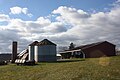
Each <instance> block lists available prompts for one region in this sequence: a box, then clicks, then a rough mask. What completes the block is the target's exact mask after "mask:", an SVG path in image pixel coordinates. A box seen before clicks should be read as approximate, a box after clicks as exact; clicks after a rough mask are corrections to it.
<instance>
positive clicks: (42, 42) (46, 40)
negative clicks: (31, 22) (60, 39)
mask: <svg viewBox="0 0 120 80" xmlns="http://www.w3.org/2000/svg"><path fill="white" fill-rule="evenodd" d="M40 45H55V46H56V44H55V43H53V42H51V41H49V40H48V39H44V40H42V41H41V42H39V43H38V44H37V46H40Z"/></svg>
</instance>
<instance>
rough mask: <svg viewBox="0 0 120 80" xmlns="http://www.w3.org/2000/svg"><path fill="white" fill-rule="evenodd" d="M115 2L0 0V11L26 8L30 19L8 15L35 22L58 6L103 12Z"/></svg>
mask: <svg viewBox="0 0 120 80" xmlns="http://www.w3.org/2000/svg"><path fill="white" fill-rule="evenodd" d="M115 1H116V0H90V1H88V0H35V1H33V0H1V1H0V10H1V12H3V13H5V14H9V11H10V8H11V7H14V6H19V7H27V8H28V9H29V12H31V13H32V14H33V15H34V16H33V17H32V18H29V17H26V16H24V15H19V16H18V15H17V16H16V15H10V16H11V17H19V18H22V19H24V20H35V19H37V18H38V17H40V16H47V15H49V14H51V12H52V11H53V10H54V9H57V8H58V7H59V6H68V7H74V8H76V9H82V10H85V11H92V10H96V11H105V10H104V9H105V8H108V9H109V8H111V7H112V6H110V5H111V4H112V3H113V2H115Z"/></svg>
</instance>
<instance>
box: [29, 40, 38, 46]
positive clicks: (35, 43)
mask: <svg viewBox="0 0 120 80" xmlns="http://www.w3.org/2000/svg"><path fill="white" fill-rule="evenodd" d="M38 43H39V42H38V41H34V42H33V43H31V44H29V46H35V45H37V44H38Z"/></svg>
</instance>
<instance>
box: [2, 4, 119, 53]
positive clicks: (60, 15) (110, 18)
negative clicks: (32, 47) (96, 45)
mask: <svg viewBox="0 0 120 80" xmlns="http://www.w3.org/2000/svg"><path fill="white" fill-rule="evenodd" d="M117 5H118V4H117ZM24 10H25V11H26V10H27V9H24ZM25 11H24V14H28V11H26V12H25ZM16 13H17V12H16ZM22 13H23V12H22ZM56 14H57V15H56ZM119 14H120V7H113V8H112V9H111V10H110V11H109V12H96V13H88V12H85V11H84V10H81V9H75V8H71V7H66V6H60V7H59V8H58V9H56V10H54V11H53V12H52V14H51V15H53V16H54V18H56V21H54V22H52V21H51V20H50V19H49V18H47V17H39V18H38V19H37V20H35V21H24V20H21V19H11V18H9V16H8V15H5V14H0V21H7V22H8V21H9V23H8V24H7V26H0V43H1V45H2V46H0V51H3V52H4V51H6V50H7V51H10V49H9V48H7V47H8V46H9V45H10V44H11V42H12V41H13V40H17V41H19V45H20V49H23V48H25V47H26V46H27V45H28V44H29V43H30V42H32V41H34V40H42V39H44V38H48V39H50V40H52V41H54V42H56V43H57V45H58V46H61V45H69V43H70V42H74V43H76V45H81V44H84V43H91V42H97V41H103V40H108V41H110V42H113V43H115V44H117V45H120V42H119V40H120V36H119V35H120V22H119V21H120V16H119ZM51 17H52V16H51ZM3 27H5V28H3ZM3 47H6V48H3Z"/></svg>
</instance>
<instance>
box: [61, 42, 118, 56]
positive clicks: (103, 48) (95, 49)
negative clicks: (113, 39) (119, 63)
mask: <svg viewBox="0 0 120 80" xmlns="http://www.w3.org/2000/svg"><path fill="white" fill-rule="evenodd" d="M60 54H61V56H62V58H71V57H76V58H98V57H103V56H115V55H116V51H115V45H114V44H112V43H110V42H108V41H102V42H97V43H92V44H87V45H83V46H78V47H75V48H73V49H71V50H66V51H63V52H60Z"/></svg>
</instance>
